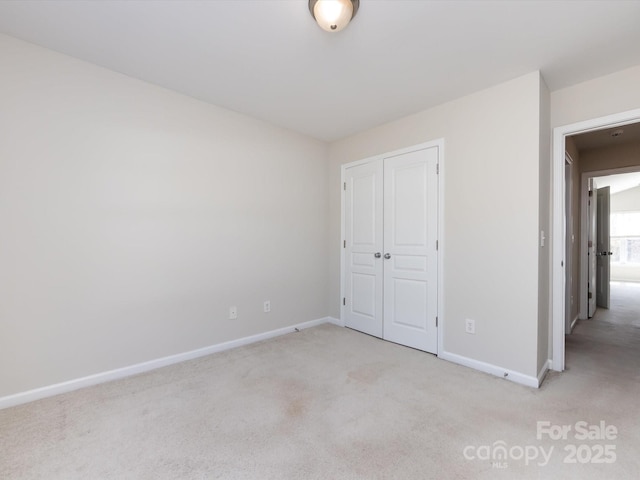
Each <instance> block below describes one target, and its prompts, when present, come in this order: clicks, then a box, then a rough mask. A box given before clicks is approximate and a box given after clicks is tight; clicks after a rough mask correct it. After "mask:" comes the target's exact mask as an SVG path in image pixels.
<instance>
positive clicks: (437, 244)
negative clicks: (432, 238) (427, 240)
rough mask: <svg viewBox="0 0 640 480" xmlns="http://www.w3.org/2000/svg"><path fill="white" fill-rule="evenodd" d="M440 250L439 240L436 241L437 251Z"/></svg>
mask: <svg viewBox="0 0 640 480" xmlns="http://www.w3.org/2000/svg"><path fill="white" fill-rule="evenodd" d="M438 248H439V243H438V240H436V250H438Z"/></svg>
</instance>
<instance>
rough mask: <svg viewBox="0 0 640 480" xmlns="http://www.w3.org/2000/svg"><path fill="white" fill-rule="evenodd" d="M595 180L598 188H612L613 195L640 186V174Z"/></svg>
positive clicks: (609, 176)
mask: <svg viewBox="0 0 640 480" xmlns="http://www.w3.org/2000/svg"><path fill="white" fill-rule="evenodd" d="M594 180H595V181H596V186H597V187H598V188H603V187H610V188H611V193H612V194H614V193H619V192H622V191H624V190H629V189H630V188H635V187H637V186H640V172H633V173H620V174H617V175H608V176H606V177H595V179H594Z"/></svg>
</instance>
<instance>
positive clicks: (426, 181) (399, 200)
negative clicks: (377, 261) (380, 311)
mask: <svg viewBox="0 0 640 480" xmlns="http://www.w3.org/2000/svg"><path fill="white" fill-rule="evenodd" d="M437 164H438V149H437V148H430V149H426V150H418V151H415V152H410V153H405V154H403V155H398V156H395V157H391V158H385V160H384V252H385V254H384V329H383V330H384V338H385V340H390V341H392V342H396V343H400V344H402V345H407V346H409V347H413V348H418V349H420V350H425V351H427V352H432V353H436V351H437V341H438V339H437V335H436V316H437V295H438V290H437V283H438V259H437V250H436V242H437V240H438V176H437Z"/></svg>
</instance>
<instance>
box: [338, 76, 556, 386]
mask: <svg viewBox="0 0 640 480" xmlns="http://www.w3.org/2000/svg"><path fill="white" fill-rule="evenodd" d="M540 82H541V78H540V75H539V73H538V72H534V73H531V74H529V75H525V76H523V77H520V78H517V79H515V80H512V81H510V82H506V83H503V84H501V85H497V86H495V87H493V88H489V89H487V90H484V91H481V92H478V93H475V94H473V95H469V96H467V97H464V98H461V99H458V100H455V101H453V102H449V103H446V104H443V105H440V106H438V107H435V108H432V109H429V110H426V111H423V112H421V113H418V114H416V115H412V116H409V117H405V118H402V119H400V120H398V121H395V122H392V123H389V124H386V125H383V126H380V127H378V128H374V129H372V130H368V131H365V132H362V133H360V134H357V135H354V136H352V137H349V138H347V139H344V140H342V141H339V142H336V143H334V144H332V145H331V147H330V160H331V167H330V168H331V170H330V179H329V181H330V202H331V205H330V209H331V241H330V242H331V257H330V260H331V262H330V265H331V277H330V278H331V290H330V299H331V314H332V315H334V316H338V315H339V309H340V306H339V302H340V295H339V292H340V290H339V289H340V261H339V259H340V258H339V256H340V240H341V239H340V169H341V165H343V164H345V163H348V162H352V161H355V160H359V159H363V158H366V157H369V156H372V155H375V154H381V153H385V152H389V151H392V150H396V149H399V148H403V147H407V146H411V145H415V144H419V143H423V142H426V141H429V140H434V139H438V138H444V141H445V148H444V172H445V173H444V175H445V186H444V188H445V192H444V195H445V205H444V232H442V238H443V240H444V285H443V286H442V288H444V306H443V310H444V319H443V322H442V324H441V325H442V328H443V329H444V348H445V350H446V351H448V352H450V353H454V354H458V355H461V356H464V357H467V358H470V359H474V360H477V361H482V362H487V363H489V364H492V365H495V366H499V367H503V368H505V369H511V370H514V371H516V372H520V373H523V374H525V375H536V374H537V368H536V367H537V362H536V360H537V354H538V346H537V344H538V333H539V332H538V290H539V285H538V280H539V278H538V268H539V267H538V252H539V247H538V237H539V232H538V226H539V223H540V217H539V208H540V205H539V178H540V175H541V172H540V167H539V163H540V135H539V129H540V124H541V119H540V112H541V103H540V89H541V86H540ZM545 221H546V220H545ZM466 318H471V319H475V320H476V334H475V335H469V334H466V333H465V332H464V320H465V319H466Z"/></svg>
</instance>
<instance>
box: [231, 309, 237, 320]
mask: <svg viewBox="0 0 640 480" xmlns="http://www.w3.org/2000/svg"><path fill="white" fill-rule="evenodd" d="M236 318H238V307H229V320H235V319H236Z"/></svg>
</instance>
